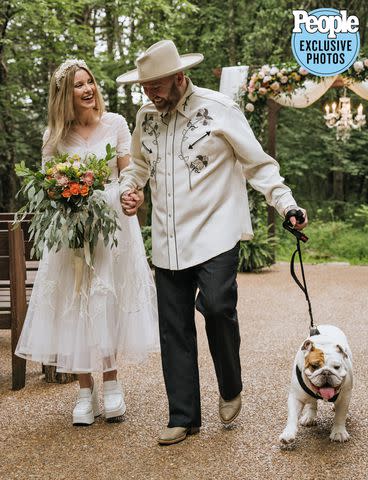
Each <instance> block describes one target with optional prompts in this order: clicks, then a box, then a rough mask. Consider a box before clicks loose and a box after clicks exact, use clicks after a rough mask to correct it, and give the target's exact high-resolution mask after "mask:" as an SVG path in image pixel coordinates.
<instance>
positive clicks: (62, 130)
mask: <svg viewBox="0 0 368 480" xmlns="http://www.w3.org/2000/svg"><path fill="white" fill-rule="evenodd" d="M65 63H66V62H65ZM83 63H84V62H83ZM63 65H64V64H62V65H61V66H60V67H59V68H57V69H56V70H55V72H54V74H53V75H52V77H51V81H50V89H49V101H48V129H47V138H46V139H45V143H44V144H43V146H42V150H44V149H45V147H46V145H47V150H48V151H49V152H52V153H53V154H55V153H56V152H57V145H58V144H59V143H60V142H61V141H62V140H64V139H65V137H66V136H67V135H68V133H69V130H70V128H71V126H72V124H73V122H74V120H75V110H74V103H73V95H74V76H75V73H76V72H77V71H78V70H85V71H86V72H87V73H88V75H90V77H91V78H92V80H93V83H94V85H95V87H96V93H95V99H96V107H95V110H96V111H97V112H98V115H99V117H101V116H102V114H103V112H104V111H105V102H104V100H103V98H102V95H101V92H100V90H99V88H98V85H97V83H96V79H95V77H94V76H93V74H92V72H91V71H90V69H89V68H88V67H87V66H86V65H85V64H84V65H83V66H81V65H79V64H78V63H75V64H74V65H71V66H68V67H67V68H66V69H65V68H64V71H63V76H62V77H61V78H60V69H62V67H63Z"/></svg>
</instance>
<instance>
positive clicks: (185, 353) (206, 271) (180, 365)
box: [155, 243, 242, 427]
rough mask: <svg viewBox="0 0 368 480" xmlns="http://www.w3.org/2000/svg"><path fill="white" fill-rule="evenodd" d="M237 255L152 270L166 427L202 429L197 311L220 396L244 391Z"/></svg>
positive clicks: (234, 251) (228, 397) (230, 253)
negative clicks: (166, 405)
mask: <svg viewBox="0 0 368 480" xmlns="http://www.w3.org/2000/svg"><path fill="white" fill-rule="evenodd" d="M238 253H239V243H237V244H236V245H235V247H234V248H232V249H231V250H229V251H228V252H225V253H222V254H221V255H218V256H217V257H214V258H211V259H210V260H208V261H206V262H204V263H201V264H199V265H195V266H194V267H190V268H187V269H185V270H178V271H173V270H166V269H162V268H157V267H156V269H155V270H156V286H157V297H158V312H159V324H160V341H161V355H162V367H163V373H164V379H165V386H166V392H167V396H168V400H169V412H170V418H169V424H168V426H169V427H179V426H180V427H189V426H193V427H199V426H200V425H201V405H200V390H199V374H198V361H197V333H196V327H195V322H194V312H195V308H197V310H198V311H199V312H201V313H202V315H203V316H204V318H205V321H206V332H207V338H208V343H209V347H210V351H211V355H212V359H213V362H214V365H215V371H216V376H217V381H218V385H219V391H220V394H221V396H222V397H223V398H224V399H225V400H231V399H232V398H234V397H236V396H237V395H238V394H239V393H240V392H241V390H242V381H241V368H240V358H239V347H240V334H239V324H238V317H237V311H236V304H237V300H238V294H237V283H236V272H237V265H238ZM197 290H198V294H197V297H196V293H197Z"/></svg>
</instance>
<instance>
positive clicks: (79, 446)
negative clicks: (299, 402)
mask: <svg viewBox="0 0 368 480" xmlns="http://www.w3.org/2000/svg"><path fill="white" fill-rule="evenodd" d="M305 268H306V276H307V281H308V286H309V290H310V296H311V300H312V305H313V311H314V317H315V319H316V322H317V323H332V324H335V325H337V326H339V327H341V328H342V329H343V330H344V332H345V333H346V335H347V337H348V339H349V343H350V347H351V349H352V351H353V355H354V369H355V387H354V392H353V399H352V404H351V408H350V414H349V417H348V422H347V428H348V431H349V433H350V434H351V440H350V441H349V442H348V443H347V444H344V445H340V444H332V443H330V441H329V438H328V436H329V431H330V428H331V422H332V410H331V405H330V404H327V405H326V404H324V403H322V402H319V403H321V405H320V412H319V414H318V424H317V426H316V427H310V428H303V427H302V428H301V429H300V431H299V436H298V439H297V442H296V445H295V448H294V449H293V450H287V451H285V450H280V448H279V446H278V435H279V434H280V433H281V431H282V430H283V428H284V426H285V422H286V414H287V408H286V400H287V393H288V385H289V381H290V374H291V367H292V362H293V359H294V355H295V352H296V349H297V348H298V347H299V345H300V344H301V342H302V341H303V340H304V338H305V337H306V336H307V331H308V322H309V317H308V312H307V304H306V302H305V300H304V296H303V294H302V292H301V291H300V290H299V289H298V287H297V286H296V285H295V284H294V282H293V280H292V279H291V278H290V276H289V272H288V265H286V264H277V265H276V266H274V267H273V268H272V269H271V270H269V271H266V272H264V273H260V274H240V275H239V276H238V283H239V318H240V323H241V332H242V346H241V355H242V366H243V380H244V387H245V388H244V392H243V405H244V406H243V410H242V413H241V415H240V416H239V418H238V420H237V421H236V422H235V424H234V426H232V427H230V428H224V427H222V426H221V424H220V422H219V419H218V416H217V402H218V392H217V387H216V381H215V376H214V370H213V366H212V362H211V359H210V355H209V352H208V347H207V342H206V338H205V330H204V325H203V323H204V322H203V321H202V318H200V316H198V338H199V363H200V372H201V387H202V392H201V394H202V410H203V427H202V429H201V432H200V434H199V435H195V436H192V437H189V438H188V439H187V440H186V441H185V442H182V443H181V444H177V445H173V446H170V447H160V446H158V445H157V443H156V436H157V433H158V432H159V430H160V429H161V427H163V426H164V425H165V422H166V420H167V403H166V396H165V391H164V386H163V380H162V375H161V364H160V356H159V354H154V355H152V356H151V358H150V360H149V362H148V363H146V364H144V365H140V366H138V367H136V366H131V365H129V366H127V365H124V363H123V362H122V363H121V370H120V378H122V379H123V382H124V384H125V391H126V401H127V406H128V408H127V413H126V418H125V421H124V422H123V423H121V424H106V423H105V422H104V421H103V419H102V418H99V419H97V421H96V423H95V424H94V425H92V426H91V427H87V428H81V427H79V428H76V427H73V426H72V425H71V411H72V408H73V402H74V398H75V395H76V391H77V384H76V383H74V384H68V385H54V384H46V383H44V381H43V380H42V377H41V375H40V366H39V365H38V364H33V363H31V362H29V364H28V370H27V385H26V388H25V389H23V390H21V391H19V392H12V391H11V390H10V355H9V351H10V335H9V332H5V331H1V332H0V372H1V377H0V403H1V417H0V443H1V451H0V479H4V480H11V479H22V480H23V479H42V480H45V479H50V480H51V479H53V480H59V479H68V480H72V479H73V480H74V479H77V480H78V479H92V480H93V479H98V480H104V479H110V480H115V479H123V480H125V479H126V480H133V479H136V480H161V479H162V480H166V479H168V480H176V479H183V480H215V479H216V480H230V479H240V480H248V479H249V480H250V479H251V480H254V479H267V480H268V479H271V480H273V479H295V480H302V479H303V480H304V479H310V480H312V479H313V480H314V479H319V478H323V479H324V480H327V479H334V480H339V479H346V478H349V479H350V480H353V479H361V480H363V479H364V480H365V479H367V478H368V449H367V445H366V441H367V438H368V403H367V391H368V388H367V387H368V385H367V384H368V371H367V364H366V363H365V362H366V359H367V340H368V323H367V320H368V318H367V311H368V296H367V290H368V288H367V287H368V266H366V267H352V266H346V265H331V264H329V265H307V266H306V267H305ZM97 381H98V382H99V385H100V387H101V383H100V382H101V379H100V378H98V379H97Z"/></svg>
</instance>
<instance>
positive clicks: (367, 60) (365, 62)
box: [363, 58, 368, 68]
mask: <svg viewBox="0 0 368 480" xmlns="http://www.w3.org/2000/svg"><path fill="white" fill-rule="evenodd" d="M363 63H364V66H365V67H366V68H368V58H366V59H364V61H363Z"/></svg>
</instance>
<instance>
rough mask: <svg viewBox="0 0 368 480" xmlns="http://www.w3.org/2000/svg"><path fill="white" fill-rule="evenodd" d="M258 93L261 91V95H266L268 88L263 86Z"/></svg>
mask: <svg viewBox="0 0 368 480" xmlns="http://www.w3.org/2000/svg"><path fill="white" fill-rule="evenodd" d="M258 93H259V94H260V95H266V93H267V88H264V87H261V88H260V89H259V90H258Z"/></svg>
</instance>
